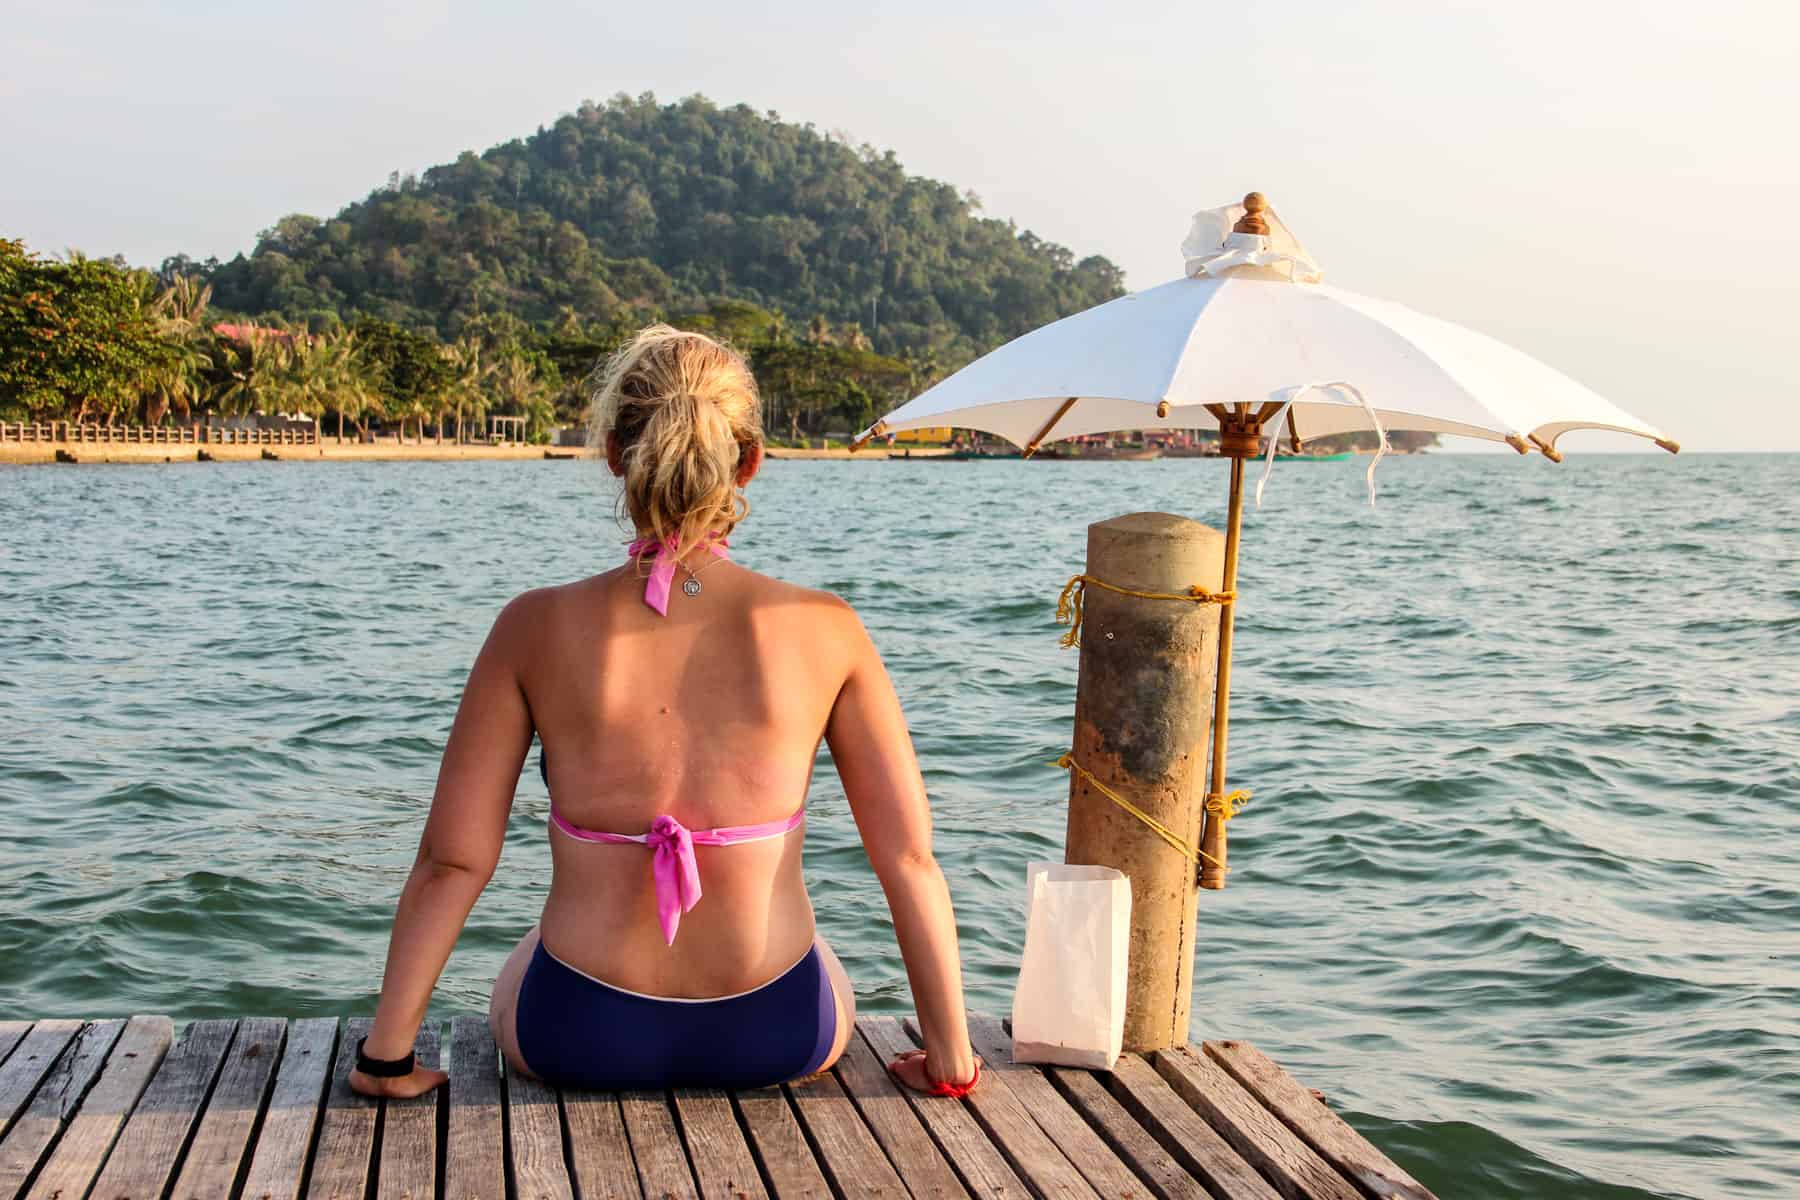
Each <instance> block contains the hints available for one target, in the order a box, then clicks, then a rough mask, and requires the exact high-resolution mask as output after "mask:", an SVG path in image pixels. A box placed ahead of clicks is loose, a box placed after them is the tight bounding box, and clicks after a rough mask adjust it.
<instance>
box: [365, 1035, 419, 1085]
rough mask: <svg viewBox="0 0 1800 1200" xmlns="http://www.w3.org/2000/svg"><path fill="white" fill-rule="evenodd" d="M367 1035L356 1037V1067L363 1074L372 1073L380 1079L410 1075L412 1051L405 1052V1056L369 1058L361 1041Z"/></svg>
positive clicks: (366, 1038)
mask: <svg viewBox="0 0 1800 1200" xmlns="http://www.w3.org/2000/svg"><path fill="white" fill-rule="evenodd" d="M368 1040H369V1038H368V1035H367V1034H364V1035H363V1036H362V1037H359V1038H357V1039H356V1069H357V1070H359V1071H361V1072H362V1073H363V1074H364V1075H372V1076H375V1077H376V1078H380V1079H391V1078H394V1077H396V1076H400V1075H411V1074H412V1070H413V1053H412V1051H411V1050H408V1051H407V1052H406V1057H405V1058H370V1057H369V1056H368V1055H366V1054H364V1053H363V1043H364V1042H366V1041H368Z"/></svg>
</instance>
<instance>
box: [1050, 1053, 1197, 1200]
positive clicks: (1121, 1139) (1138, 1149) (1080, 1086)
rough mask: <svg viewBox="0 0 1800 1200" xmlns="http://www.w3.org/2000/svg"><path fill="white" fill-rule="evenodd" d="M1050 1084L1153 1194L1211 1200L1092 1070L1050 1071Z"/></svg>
mask: <svg viewBox="0 0 1800 1200" xmlns="http://www.w3.org/2000/svg"><path fill="white" fill-rule="evenodd" d="M1047 1073H1048V1074H1049V1077H1050V1082H1051V1083H1052V1085H1053V1086H1055V1088H1056V1090H1057V1091H1059V1092H1061V1093H1062V1094H1063V1096H1064V1097H1065V1098H1066V1099H1067V1100H1068V1102H1069V1104H1070V1105H1071V1106H1072V1107H1073V1108H1074V1109H1075V1111H1076V1112H1078V1113H1080V1114H1081V1115H1082V1116H1083V1117H1084V1118H1085V1119H1086V1120H1087V1122H1088V1124H1089V1125H1092V1126H1093V1127H1094V1130H1095V1132H1097V1133H1098V1134H1099V1135H1100V1139H1101V1140H1102V1141H1104V1142H1105V1143H1106V1144H1107V1145H1108V1146H1111V1147H1112V1148H1113V1152H1114V1153H1115V1154H1117V1155H1118V1156H1119V1157H1120V1158H1122V1159H1124V1160H1125V1161H1126V1162H1128V1163H1130V1164H1131V1167H1132V1169H1133V1170H1134V1171H1136V1172H1137V1173H1138V1177H1139V1178H1140V1179H1142V1180H1143V1181H1144V1183H1145V1185H1146V1186H1148V1187H1149V1189H1150V1191H1151V1193H1152V1194H1153V1195H1156V1196H1159V1197H1161V1198H1162V1200H1208V1197H1209V1196H1210V1193H1209V1192H1207V1190H1206V1188H1205V1187H1204V1186H1202V1185H1201V1183H1200V1181H1199V1180H1198V1179H1195V1178H1194V1177H1193V1176H1192V1175H1189V1174H1188V1173H1187V1172H1186V1171H1184V1170H1182V1169H1181V1164H1180V1163H1178V1162H1176V1161H1175V1159H1174V1157H1173V1156H1172V1155H1171V1154H1170V1153H1169V1152H1168V1151H1167V1150H1164V1149H1163V1148H1162V1143H1161V1142H1158V1141H1157V1140H1156V1139H1155V1138H1153V1137H1151V1136H1150V1133H1149V1131H1148V1130H1146V1129H1145V1128H1144V1127H1143V1126H1142V1125H1139V1124H1138V1123H1137V1121H1136V1120H1134V1119H1133V1118H1132V1115H1131V1114H1130V1113H1128V1112H1126V1111H1125V1106H1124V1105H1122V1104H1120V1103H1119V1102H1118V1101H1117V1100H1115V1099H1113V1094H1112V1093H1111V1092H1109V1091H1107V1090H1106V1085H1105V1084H1103V1083H1101V1082H1100V1080H1099V1079H1098V1078H1096V1077H1095V1075H1094V1072H1092V1071H1083V1070H1080V1069H1078V1068H1075V1067H1050V1068H1048V1072H1047Z"/></svg>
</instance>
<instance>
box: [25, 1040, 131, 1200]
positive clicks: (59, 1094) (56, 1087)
mask: <svg viewBox="0 0 1800 1200" xmlns="http://www.w3.org/2000/svg"><path fill="white" fill-rule="evenodd" d="M124 1028H125V1022H123V1021H95V1022H93V1023H92V1024H89V1025H86V1026H84V1027H83V1028H82V1030H81V1032H79V1033H77V1034H76V1035H75V1037H74V1039H73V1041H71V1042H70V1043H69V1047H68V1049H67V1050H65V1051H64V1052H63V1053H62V1055H61V1056H60V1057H59V1058H58V1059H57V1060H56V1064H55V1065H54V1066H53V1067H51V1068H50V1071H49V1073H48V1074H46V1075H45V1076H44V1078H43V1082H42V1083H41V1084H40V1085H39V1086H38V1088H37V1091H36V1092H35V1093H33V1095H32V1097H31V1103H30V1104H28V1105H27V1106H26V1107H25V1111H24V1112H22V1113H20V1114H19V1116H18V1119H17V1120H15V1121H14V1122H13V1125H12V1128H11V1129H9V1130H7V1133H6V1138H5V1140H3V1141H0V1196H16V1195H18V1194H19V1193H20V1192H22V1191H24V1190H25V1185H26V1183H27V1182H28V1181H29V1180H30V1179H31V1175H32V1172H33V1171H35V1170H37V1165H38V1163H39V1162H40V1161H41V1160H42V1159H43V1157H44V1155H45V1153H46V1152H47V1151H48V1150H49V1149H50V1146H51V1143H53V1142H54V1141H55V1140H56V1136H57V1135H58V1134H59V1133H61V1132H62V1128H63V1125H64V1124H66V1123H67V1122H68V1120H69V1118H70V1117H72V1116H73V1115H74V1114H75V1110H76V1107H77V1106H78V1105H79V1104H80V1103H81V1098H82V1097H83V1096H85V1095H87V1090H88V1088H90V1087H92V1086H93V1085H94V1080H95V1079H96V1078H97V1077H98V1076H99V1074H100V1067H101V1065H102V1064H103V1063H105V1061H106V1054H107V1051H109V1050H111V1049H112V1045H113V1043H114V1042H115V1041H117V1040H118V1038H119V1033H120V1031H122V1030H123V1029H124Z"/></svg>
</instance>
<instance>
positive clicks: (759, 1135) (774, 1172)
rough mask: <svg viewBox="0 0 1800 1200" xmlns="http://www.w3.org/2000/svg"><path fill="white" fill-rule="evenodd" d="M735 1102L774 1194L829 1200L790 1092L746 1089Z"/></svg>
mask: <svg viewBox="0 0 1800 1200" xmlns="http://www.w3.org/2000/svg"><path fill="white" fill-rule="evenodd" d="M733 1099H734V1101H735V1103H736V1105H737V1111H738V1115H739V1117H740V1118H741V1119H742V1120H743V1122H744V1128H745V1129H746V1130H748V1131H749V1135H750V1150H751V1152H752V1153H753V1154H755V1155H756V1161H757V1162H758V1163H759V1164H761V1166H762V1170H763V1174H764V1175H765V1176H766V1177H767V1178H768V1180H769V1187H770V1188H771V1189H772V1190H773V1191H774V1193H775V1195H776V1196H777V1197H779V1198H780V1200H792V1198H794V1197H800V1198H801V1200H830V1197H831V1185H830V1184H828V1183H826V1182H825V1173H824V1172H823V1171H820V1170H819V1164H818V1163H817V1162H815V1161H814V1160H813V1152H812V1147H811V1146H809V1145H807V1144H806V1135H805V1134H804V1133H801V1132H800V1122H799V1121H797V1120H795V1119H794V1107H793V1105H791V1104H789V1103H788V1098H787V1093H786V1092H783V1091H782V1090H781V1089H780V1088H778V1087H769V1088H746V1089H745V1090H744V1091H741V1092H738V1093H737V1094H736V1096H735V1097H733ZM908 1119H911V1118H910V1116H909V1118H908ZM915 1124H916V1122H915ZM926 1144H927V1145H930V1143H929V1142H927V1143H926Z"/></svg>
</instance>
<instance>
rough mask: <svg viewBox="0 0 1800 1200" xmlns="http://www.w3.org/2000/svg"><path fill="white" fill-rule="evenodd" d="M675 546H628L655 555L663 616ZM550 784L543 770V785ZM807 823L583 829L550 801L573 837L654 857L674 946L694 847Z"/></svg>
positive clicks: (696, 883)
mask: <svg viewBox="0 0 1800 1200" xmlns="http://www.w3.org/2000/svg"><path fill="white" fill-rule="evenodd" d="M675 548H676V546H675V542H674V541H673V540H672V539H670V540H666V541H663V542H661V543H658V542H655V541H652V540H651V539H649V538H639V539H638V540H637V541H635V542H633V543H631V547H630V550H629V553H630V554H631V556H632V557H633V558H637V557H639V556H651V555H654V556H655V558H656V563H655V565H654V566H653V567H652V568H651V570H650V580H649V582H648V583H646V584H645V585H644V603H645V604H648V605H649V606H650V607H651V608H653V609H655V610H656V611H657V612H658V613H660V614H662V615H663V616H667V615H668V611H669V585H670V584H671V583H673V582H674V579H675V560H676V555H675V554H674V553H672V552H673V551H674V550H675ZM706 548H707V549H708V550H710V551H712V552H713V553H714V554H716V555H718V556H719V557H721V558H730V557H731V555H730V554H729V553H727V552H726V547H725V539H723V538H719V539H718V540H716V541H710V542H707V543H706ZM661 551H670V553H661ZM549 782H550V781H549V775H548V772H547V771H546V773H545V779H544V783H545V786H548V785H549ZM805 822H806V810H805V809H804V808H803V809H801V810H800V811H799V812H796V813H795V814H794V815H793V816H791V817H788V818H787V819H786V820H784V821H768V822H765V823H764V824H761V825H723V826H720V827H719V828H717V829H689V828H688V827H687V826H685V825H683V824H682V823H681V822H680V821H677V820H676V819H675V818H674V817H671V816H668V815H667V814H665V815H663V816H660V817H658V818H656V820H654V821H652V822H651V823H650V832H649V833H606V832H604V831H602V830H598V829H583V828H581V826H579V825H576V824H574V823H572V822H571V821H569V820H568V819H567V818H566V817H564V816H563V815H562V814H561V813H559V812H557V811H556V801H555V800H554V799H553V800H551V801H550V823H551V824H552V825H554V826H555V827H556V828H558V829H560V830H561V831H562V832H564V833H566V834H568V835H569V836H570V837H572V838H575V839H576V840H577V841H583V842H605V843H608V844H612V845H618V844H621V843H625V842H636V843H638V844H639V845H642V846H648V847H649V848H650V851H651V854H652V855H653V857H652V858H651V860H650V869H651V872H652V874H653V877H654V878H655V880H656V916H657V919H658V920H659V921H660V922H661V923H662V931H663V941H664V942H666V943H668V944H669V945H674V944H675V931H676V930H677V929H679V928H680V927H681V914H682V913H684V912H688V911H689V910H691V909H692V908H693V907H694V905H696V904H698V903H700V865H699V864H698V863H697V862H695V861H694V847H695V846H737V845H741V844H743V843H744V842H761V841H766V840H768V839H769V838H778V837H781V836H783V835H784V834H788V833H792V832H793V831H794V830H796V829H798V828H800V826H801V825H803V824H804V823H805Z"/></svg>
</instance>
